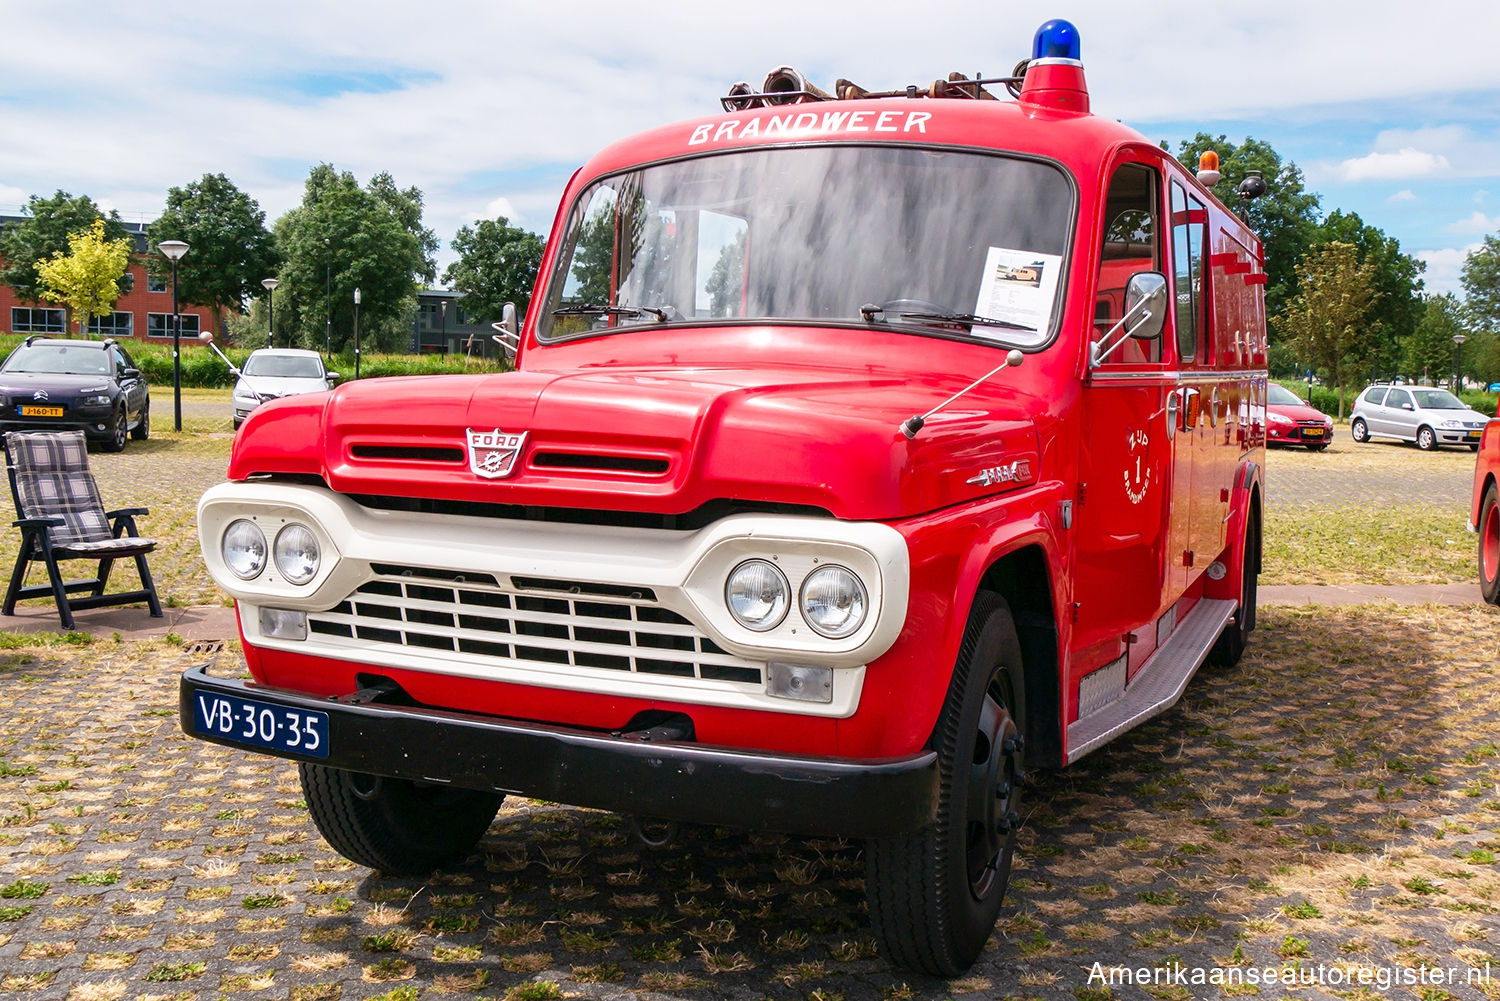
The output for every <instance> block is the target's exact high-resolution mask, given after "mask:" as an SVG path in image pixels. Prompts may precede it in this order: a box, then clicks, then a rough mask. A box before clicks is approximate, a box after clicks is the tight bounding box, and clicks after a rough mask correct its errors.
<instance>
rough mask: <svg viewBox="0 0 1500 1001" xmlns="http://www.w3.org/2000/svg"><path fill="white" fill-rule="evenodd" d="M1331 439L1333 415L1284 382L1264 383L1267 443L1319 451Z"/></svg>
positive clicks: (1326, 445) (1325, 446)
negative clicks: (1310, 402)
mask: <svg viewBox="0 0 1500 1001" xmlns="http://www.w3.org/2000/svg"><path fill="white" fill-rule="evenodd" d="M1332 440H1333V418H1332V417H1329V416H1328V415H1327V414H1325V413H1323V411H1321V410H1319V409H1317V408H1316V407H1314V406H1312V405H1311V404H1309V403H1308V402H1307V401H1306V400H1304V399H1301V398H1299V397H1298V396H1297V394H1296V393H1294V392H1292V391H1291V390H1290V389H1287V388H1286V387H1285V386H1278V385H1277V384H1276V383H1274V382H1273V383H1271V384H1270V385H1268V386H1267V387H1266V444H1267V445H1305V446H1306V447H1307V450H1308V451H1309V452H1321V451H1323V449H1325V448H1327V447H1328V443H1329V442H1330V441H1332Z"/></svg>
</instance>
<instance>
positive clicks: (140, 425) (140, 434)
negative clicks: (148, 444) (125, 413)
mask: <svg viewBox="0 0 1500 1001" xmlns="http://www.w3.org/2000/svg"><path fill="white" fill-rule="evenodd" d="M130 437H132V438H134V439H135V440H136V441H145V440H146V439H147V438H149V437H151V404H150V403H147V404H146V405H145V406H144V407H142V408H141V416H140V419H139V420H137V421H136V424H135V427H133V428H131V429H130Z"/></svg>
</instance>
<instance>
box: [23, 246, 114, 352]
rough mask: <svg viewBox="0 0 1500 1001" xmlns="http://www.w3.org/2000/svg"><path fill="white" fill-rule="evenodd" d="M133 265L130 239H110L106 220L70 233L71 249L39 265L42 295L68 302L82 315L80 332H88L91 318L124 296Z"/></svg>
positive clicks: (70, 309)
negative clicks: (122, 281)
mask: <svg viewBox="0 0 1500 1001" xmlns="http://www.w3.org/2000/svg"><path fill="white" fill-rule="evenodd" d="M129 267H130V240H129V239H120V240H108V239H105V236H104V220H103V219H95V220H94V224H93V225H92V226H90V227H89V228H88V229H87V230H86V231H84V232H82V233H75V234H73V235H72V236H70V237H68V253H67V254H61V253H58V254H54V255H53V256H52V258H51V259H50V260H46V261H42V262H40V263H39V264H37V266H36V271H37V278H38V280H39V281H40V282H41V285H42V288H43V291H42V298H44V299H47V300H48V301H50V302H60V303H63V304H64V305H66V306H67V308H68V312H69V315H70V316H72V317H77V318H78V333H79V334H81V335H83V336H88V332H89V318H90V317H93V316H98V315H100V314H102V313H107V312H109V311H110V310H111V309H113V308H114V306H115V300H116V299H118V298H120V279H121V278H123V277H124V276H125V271H126V269H128V268H129Z"/></svg>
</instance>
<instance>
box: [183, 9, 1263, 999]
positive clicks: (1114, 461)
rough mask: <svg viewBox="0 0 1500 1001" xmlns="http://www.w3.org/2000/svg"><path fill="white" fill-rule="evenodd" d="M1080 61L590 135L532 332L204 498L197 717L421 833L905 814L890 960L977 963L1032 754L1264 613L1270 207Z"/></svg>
mask: <svg viewBox="0 0 1500 1001" xmlns="http://www.w3.org/2000/svg"><path fill="white" fill-rule="evenodd" d="M1078 57H1079V46H1078V36H1077V32H1076V30H1075V29H1074V28H1073V26H1072V25H1070V24H1068V23H1067V22H1062V21H1054V22H1049V23H1048V24H1047V25H1044V26H1043V28H1042V29H1041V30H1040V31H1039V32H1038V33H1037V36H1036V39H1035V48H1034V53H1033V58H1031V59H1030V60H1027V61H1026V62H1025V63H1024V64H1023V65H1022V66H1021V67H1019V68H1018V73H1017V75H1016V76H1015V77H1011V78H1003V79H1000V80H991V81H980V80H968V79H965V78H963V77H962V76H960V75H957V74H955V75H954V76H952V77H950V78H949V79H948V80H941V81H937V82H935V83H934V84H932V85H931V86H930V87H924V88H917V87H909V88H906V89H905V90H901V91H895V92H892V93H887V94H872V93H869V92H866V91H864V90H862V89H860V88H859V87H856V86H855V85H853V84H850V83H848V82H847V81H840V83H839V85H838V88H837V93H836V94H826V93H823V92H822V91H818V90H816V89H814V88H813V87H811V86H810V85H808V84H807V83H806V82H805V81H804V80H802V79H801V78H800V77H798V76H797V75H796V74H794V73H793V72H791V71H790V70H787V69H785V68H783V69H781V70H778V71H776V72H775V73H773V74H772V75H771V77H770V78H769V79H768V80H767V82H766V85H765V86H764V87H763V88H761V89H760V90H758V91H757V90H756V89H754V88H752V87H750V86H748V85H744V84H738V85H736V86H735V87H734V88H732V90H731V92H730V96H729V97H727V98H725V99H724V103H725V105H726V112H725V113H724V114H722V115H718V116H715V117H711V118H705V119H702V120H698V121H691V122H687V123H685V124H679V125H672V126H668V127H665V128H660V129H657V130H655V131H651V132H647V133H645V134H643V135H638V136H635V137H633V138H630V139H627V140H624V141H621V142H618V143H615V144H614V145H612V146H610V147H608V148H607V149H605V150H604V151H603V152H601V153H599V154H598V155H597V156H596V157H594V158H593V159H592V160H590V161H589V162H588V163H587V164H586V165H585V166H584V167H583V168H582V169H581V170H579V171H578V173H577V174H576V175H575V176H574V177H573V179H572V181H571V182H570V183H569V185H568V187H567V190H566V192H565V193H564V196H563V199H562V204H561V207H560V208H559V210H558V214H557V217H556V222H555V223H554V225H553V227H552V236H551V239H550V241H549V245H548V249H547V253H546V257H545V260H544V262H543V265H542V273H541V276H540V277H539V279H538V283H537V289H536V295H535V298H534V299H533V303H534V304H535V308H533V309H532V310H530V312H529V313H528V315H527V316H526V317H525V323H524V325H523V326H522V327H521V328H520V329H518V330H517V329H516V328H515V324H514V317H513V314H510V313H509V312H508V315H507V320H506V321H505V323H504V325H503V326H504V327H505V329H506V330H507V331H508V332H514V334H515V340H516V343H517V350H516V357H515V371H513V372H509V373H505V374H491V375H477V376H468V375H464V376H452V377H443V378H410V379H380V380H374V381H368V382H359V383H351V384H349V385H345V386H341V387H339V388H338V389H336V390H334V391H333V392H331V393H326V394H318V395H314V396H300V397H296V398H292V399H286V400H280V401H275V402H272V403H269V404H267V405H266V406H263V407H261V408H259V409H257V410H256V411H255V412H254V413H253V414H252V415H251V416H250V418H249V420H248V421H247V422H246V424H245V426H244V428H243V430H242V431H241V432H240V434H239V436H238V438H237V439H236V441H235V444H234V450H233V455H232V458H231V460H230V467H229V475H228V482H227V483H224V484H222V485H220V486H217V487H215V488H213V489H212V490H210V491H209V492H208V493H207V494H205V495H204V497H203V499H202V502H201V504H200V506H199V531H200V537H201V540H202V547H203V552H204V558H205V560H206V561H207V563H208V566H209V568H210V569H211V571H212V572H213V575H214V577H215V579H216V580H217V581H218V582H219V583H220V584H221V585H222V586H223V587H224V588H225V589H226V590H227V591H228V592H229V593H230V594H232V595H233V597H234V598H235V600H236V602H237V605H238V611H239V621H240V628H241V632H242V635H243V639H244V652H245V659H246V661H247V662H248V666H249V671H250V674H251V676H252V680H249V681H236V680H225V679H223V678H219V677H213V676H210V674H208V673H207V672H205V671H203V670H193V671H189V672H188V673H187V674H186V675H185V676H184V678H183V680H182V685H181V713H182V725H183V727H184V729H185V730H186V731H187V732H188V733H191V734H193V735H194V736H197V737H201V738H204V739H206V740H212V741H217V742H220V743H224V744H230V745H233V746H238V747H243V748H248V749H251V750H255V751H260V752H264V753H268V754H274V755H280V756H282V757H286V758H291V759H294V760H296V761H298V762H299V767H300V769H301V776H302V782H303V788H304V790H305V792H306V799H307V803H308V806H309V808H310V810H311V813H312V817H313V820H314V822H315V823H316V824H317V826H318V829H319V830H320V831H321V832H322V834H323V836H324V837H325V838H326V839H327V841H328V842H329V843H330V844H331V845H332V846H333V847H334V848H335V849H337V850H338V851H339V852H341V853H342V854H344V855H345V856H347V857H348V858H350V859H352V860H354V861H356V862H360V863H362V864H365V865H369V866H371V867H374V868H376V869H379V870H383V871H390V872H423V871H427V870H429V869H431V868H433V867H437V866H442V865H444V864H448V863H452V862H455V861H457V860H461V859H463V858H464V857H465V856H466V854H467V853H468V852H469V851H470V850H471V849H472V847H473V846H474V844H475V843H476V841H477V840H478V839H479V838H480V837H481V835H483V833H484V832H485V830H486V828H487V827H488V825H489V824H490V822H491V820H492V819H493V817H494V816H495V813H496V810H497V808H498V806H499V804H500V802H501V798H502V797H503V796H504V795H506V794H515V795H521V796H528V797H539V798H543V799H547V800H551V801H556V802H562V803H569V804H577V805H581V806H586V807H594V808H601V809H606V810H613V811H618V812H620V813H622V814H626V815H630V816H634V817H638V818H651V819H653V820H667V821H682V822H697V823H707V824H715V825H730V826H739V827H747V828H759V829H768V830H776V831H782V832H788V833H794V834H807V835H823V836H842V837H849V838H859V839H864V841H865V844H866V849H865V858H866V864H867V884H868V898H869V905H870V916H871V921H872V924H873V926H874V930H875V933H876V934H877V936H878V937H879V939H880V940H881V942H882V943H883V945H884V948H885V949H886V951H887V955H888V957H889V958H890V959H891V960H892V961H893V962H895V963H897V964H900V965H903V966H906V967H909V968H913V969H916V970H923V971H927V972H930V973H934V974H939V975H951V974H954V973H956V972H957V971H960V970H962V969H964V968H965V967H967V966H968V965H969V964H970V963H972V962H973V960H974V959H975V957H976V956H977V955H978V954H979V952H980V950H981V949H982V947H983V945H984V943H985V941H986V939H987V938H988V936H989V934H990V931H991V929H992V927H993V924H994V922H995V919H996V915H997V913H998V910H999V907H1000V904H1001V899H1002V897H1003V895H1004V892H1005V889H1006V884H1007V881H1008V875H1009V871H1010V864H1011V854H1012V851H1013V847H1014V845H1015V839H1016V831H1017V827H1018V826H1019V824H1020V823H1021V817H1022V815H1023V813H1024V806H1023V799H1022V795H1023V784H1022V780H1023V779H1024V778H1025V776H1026V774H1027V772H1028V771H1030V770H1032V769H1038V768H1052V767H1059V766H1064V765H1067V764H1068V763H1070V762H1073V761H1076V760H1078V759H1079V758H1080V757H1082V756H1084V755H1086V754H1088V753H1089V752H1090V751H1093V750H1094V749H1096V748H1098V747H1100V746H1102V745H1103V744H1105V743H1107V742H1108V741H1110V740H1111V739H1113V738H1115V737H1117V736H1119V735H1120V734H1122V733H1124V732H1125V731H1126V730H1129V729H1130V728H1131V727H1133V726H1136V725H1137V724H1139V723H1141V722H1143V721H1145V720H1147V719H1149V718H1151V717H1153V716H1155V715H1157V714H1159V713H1161V712H1163V711H1165V710H1166V709H1168V708H1169V707H1171V706H1172V705H1173V704H1174V703H1175V702H1176V701H1177V699H1178V698H1179V696H1180V695H1181V693H1182V691H1183V689H1184V687H1185V686H1186V685H1187V683H1188V681H1189V679H1190V678H1191V677H1192V675H1193V673H1194V672H1195V671H1196V670H1197V669H1198V667H1199V666H1200V665H1201V664H1202V663H1203V662H1204V661H1205V659H1207V658H1208V657H1210V656H1212V655H1214V654H1215V653H1216V652H1217V654H1218V656H1220V657H1221V658H1223V659H1224V660H1226V661H1230V662H1232V661H1234V660H1235V659H1236V658H1238V656H1239V654H1240V651H1241V650H1242V648H1243V647H1244V645H1245V642H1246V638H1247V636H1248V635H1249V633H1250V631H1251V629H1252V628H1253V627H1254V624H1255V595H1256V578H1257V573H1258V570H1259V563H1260V552H1261V519H1262V516H1261V508H1262V497H1263V486H1262V483H1263V478H1262V470H1263V463H1264V445H1265V433H1264V404H1265V391H1266V372H1265V347H1266V340H1265V320H1264V307H1263V289H1262V286H1263V284H1264V282H1265V272H1264V268H1263V254H1262V250H1261V245H1260V243H1259V242H1258V241H1257V239H1256V238H1255V236H1254V235H1253V234H1252V233H1250V232H1249V231H1248V230H1247V229H1246V227H1245V226H1244V225H1242V224H1241V222H1240V221H1239V220H1238V219H1237V218H1236V217H1235V215H1234V214H1233V213H1232V212H1230V211H1229V210H1228V209H1227V208H1226V207H1225V206H1224V205H1223V204H1221V203H1220V202H1219V201H1218V200H1217V199H1216V198H1215V197H1214V196H1213V195H1212V194H1210V193H1209V191H1208V190H1207V188H1205V187H1204V185H1203V184H1202V183H1200V182H1199V180H1198V179H1197V178H1195V176H1194V174H1193V173H1191V172H1189V171H1188V170H1185V169H1184V168H1183V167H1182V166H1181V165H1179V164H1178V163H1177V162H1176V161H1175V160H1174V159H1172V158H1171V157H1170V156H1168V155H1167V154H1166V153H1164V152H1163V151H1162V150H1161V149H1159V148H1158V147H1157V146H1155V145H1154V144H1152V143H1150V142H1147V141H1146V140H1144V139H1143V138H1142V137H1141V136H1140V135H1138V134H1137V133H1135V132H1134V131H1132V130H1130V129H1129V128H1127V127H1125V126H1123V125H1120V124H1118V123H1117V122H1115V121H1112V120H1109V119H1104V118H1097V117H1094V116H1092V115H1091V114H1090V113H1089V96H1088V92H1087V89H1086V87H1085V84H1084V77H1083V70H1082V64H1081V63H1080V62H1079V58H1078ZM986 84H988V85H990V86H992V87H994V88H995V89H996V90H997V91H998V90H999V88H1000V87H1001V86H1004V87H1006V88H1008V89H1011V90H1012V93H1013V94H1014V96H1015V100H1003V99H996V98H995V97H994V96H993V95H992V94H991V92H990V90H989V89H988V88H987V87H986V86H985V85H986Z"/></svg>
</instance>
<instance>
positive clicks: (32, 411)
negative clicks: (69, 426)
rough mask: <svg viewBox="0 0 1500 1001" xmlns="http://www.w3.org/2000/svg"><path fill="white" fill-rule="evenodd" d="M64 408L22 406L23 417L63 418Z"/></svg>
mask: <svg viewBox="0 0 1500 1001" xmlns="http://www.w3.org/2000/svg"><path fill="white" fill-rule="evenodd" d="M62 415H63V408H62V407H33V406H28V405H26V404H22V405H21V416H22V417H61V416H62Z"/></svg>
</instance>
